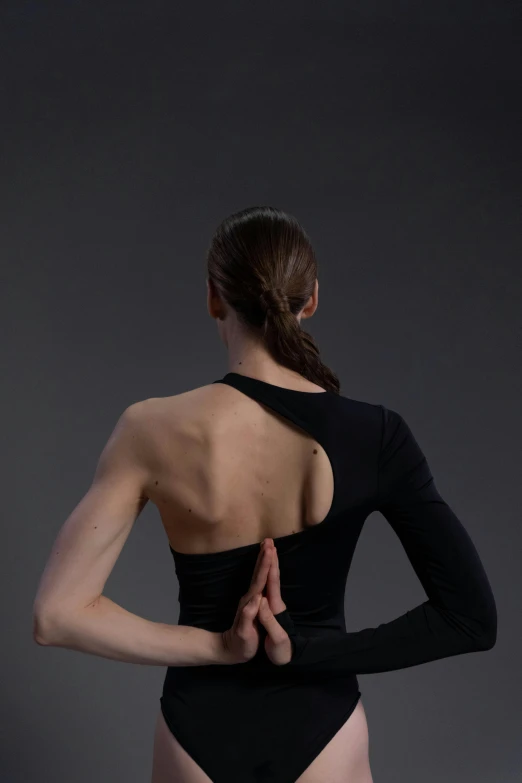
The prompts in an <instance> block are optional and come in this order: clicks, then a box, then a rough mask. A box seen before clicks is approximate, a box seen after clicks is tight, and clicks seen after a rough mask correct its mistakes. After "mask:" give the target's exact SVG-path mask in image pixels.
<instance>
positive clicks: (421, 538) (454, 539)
mask: <svg viewBox="0 0 522 783" xmlns="http://www.w3.org/2000/svg"><path fill="white" fill-rule="evenodd" d="M379 408H380V409H381V413H382V430H381V443H380V449H379V459H378V481H377V489H376V494H375V502H374V504H373V505H374V509H375V510H378V511H380V512H381V514H382V515H383V516H384V517H385V519H386V520H387V521H388V522H389V524H390V525H391V527H392V528H393V530H394V531H395V533H396V534H397V536H398V537H399V540H400V542H401V544H402V546H403V547H404V550H405V552H406V555H407V557H408V559H409V561H410V563H411V565H412V567H413V569H414V571H415V573H416V575H417V577H418V579H419V580H420V582H421V584H422V586H423V588H424V590H425V592H426V595H427V599H428V600H426V601H425V602H423V603H421V604H420V605H418V606H416V607H415V608H413V609H411V610H409V611H407V612H406V613H405V614H402V615H401V616H400V617H397V618H396V619H394V620H392V621H390V622H387V623H382V624H381V625H379V626H377V627H375V628H365V629H363V630H360V631H356V632H351V633H346V634H345V635H343V636H334V637H332V638H318V637H313V638H305V637H303V636H300V635H299V634H298V632H297V631H296V629H295V626H294V625H293V623H292V620H291V617H290V615H289V613H288V611H286V610H285V612H282V613H280V614H279V615H278V616H277V619H278V620H279V622H280V623H281V625H282V626H283V627H284V628H285V629H286V630H287V632H288V633H289V636H290V638H291V640H292V645H293V657H292V660H291V661H290V662H289V663H288V664H286V665H288V666H291V667H295V668H296V669H306V670H310V671H320V670H321V671H331V672H335V671H337V672H345V673H348V672H351V673H354V674H370V673H374V672H385V671H391V670H394V669H402V668H406V667H409V666H415V665H417V664H421V663H426V662H428V661H434V660H437V659H440V658H446V657H449V656H453V655H460V654H462V653H468V652H474V651H479V650H489V649H490V648H491V647H493V645H494V644H495V641H496V634H497V613H496V605H495V600H494V597H493V593H492V590H491V586H490V584H489V581H488V578H487V576H486V573H485V571H484V568H483V565H482V563H481V561H480V558H479V555H478V553H477V550H476V549H475V546H474V544H473V542H472V541H471V539H470V536H469V535H468V533H467V531H466V529H465V528H464V526H463V525H462V523H461V522H460V520H459V519H458V518H457V516H456V515H455V513H454V512H453V511H452V509H451V508H450V507H449V506H448V504H447V503H446V502H445V501H444V500H443V498H442V497H441V496H440V494H439V492H438V490H437V488H436V487H435V483H434V479H433V476H432V474H431V471H430V468H429V466H428V463H427V460H426V457H425V456H424V454H423V452H422V450H421V448H420V446H419V444H418V443H417V441H416V440H415V438H414V436H413V434H412V432H411V430H410V428H409V426H408V424H407V423H406V421H405V420H404V418H403V417H402V416H401V415H400V414H399V413H397V412H396V411H393V410H391V409H388V408H385V407H384V406H379Z"/></svg>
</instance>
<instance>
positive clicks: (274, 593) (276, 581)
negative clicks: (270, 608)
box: [267, 547, 281, 600]
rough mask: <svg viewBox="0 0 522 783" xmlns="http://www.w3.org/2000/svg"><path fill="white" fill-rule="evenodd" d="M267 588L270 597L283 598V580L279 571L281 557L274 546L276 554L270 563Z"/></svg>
mask: <svg viewBox="0 0 522 783" xmlns="http://www.w3.org/2000/svg"><path fill="white" fill-rule="evenodd" d="M267 590H268V591H269V594H270V598H271V599H273V600H280V599H281V581H280V572H279V557H278V555H277V549H276V547H274V555H273V557H272V562H271V564H270V569H269V571H268V577H267Z"/></svg>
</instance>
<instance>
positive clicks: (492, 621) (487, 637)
mask: <svg viewBox="0 0 522 783" xmlns="http://www.w3.org/2000/svg"><path fill="white" fill-rule="evenodd" d="M496 643H497V610H496V606H495V603H494V601H493V602H492V603H491V604H490V606H489V608H488V610H487V611H486V612H484V616H483V618H482V620H481V622H480V630H479V632H478V633H477V636H476V645H477V650H491V649H492V648H493V647H494V646H495V644H496Z"/></svg>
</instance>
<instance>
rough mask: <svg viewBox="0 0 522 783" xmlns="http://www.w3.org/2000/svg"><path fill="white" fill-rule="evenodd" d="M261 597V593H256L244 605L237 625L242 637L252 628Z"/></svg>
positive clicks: (238, 632) (239, 634) (237, 630)
mask: <svg viewBox="0 0 522 783" xmlns="http://www.w3.org/2000/svg"><path fill="white" fill-rule="evenodd" d="M261 598H262V596H261V593H256V594H255V595H253V596H252V598H251V599H250V600H249V601H247V602H246V604H245V605H244V606H243V609H242V610H241V612H240V615H239V618H238V621H237V625H236V633H237V635H238V636H239V638H240V639H241V638H242V637H245V636H246V634H247V633H248V631H249V630H250V629H251V627H252V623H253V621H254V618H255V617H256V615H257V613H258V610H259V604H260V601H261ZM276 623H277V620H276Z"/></svg>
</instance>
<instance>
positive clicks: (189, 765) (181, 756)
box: [151, 709, 212, 783]
mask: <svg viewBox="0 0 522 783" xmlns="http://www.w3.org/2000/svg"><path fill="white" fill-rule="evenodd" d="M151 783H212V781H211V779H210V778H209V776H208V775H207V774H206V773H205V772H203V770H202V769H201V767H200V766H199V765H198V764H196V762H195V761H194V760H193V759H192V758H191V757H190V756H189V754H188V753H187V751H186V750H185V749H184V748H183V747H182V746H181V745H180V744H179V742H178V741H177V739H176V737H175V736H174V735H173V734H172V732H171V731H170V729H169V727H168V726H167V724H166V723H165V718H164V717H163V713H162V711H161V709H160V710H159V711H158V717H157V719H156V729H155V732H154V750H153V755H152V777H151Z"/></svg>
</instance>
